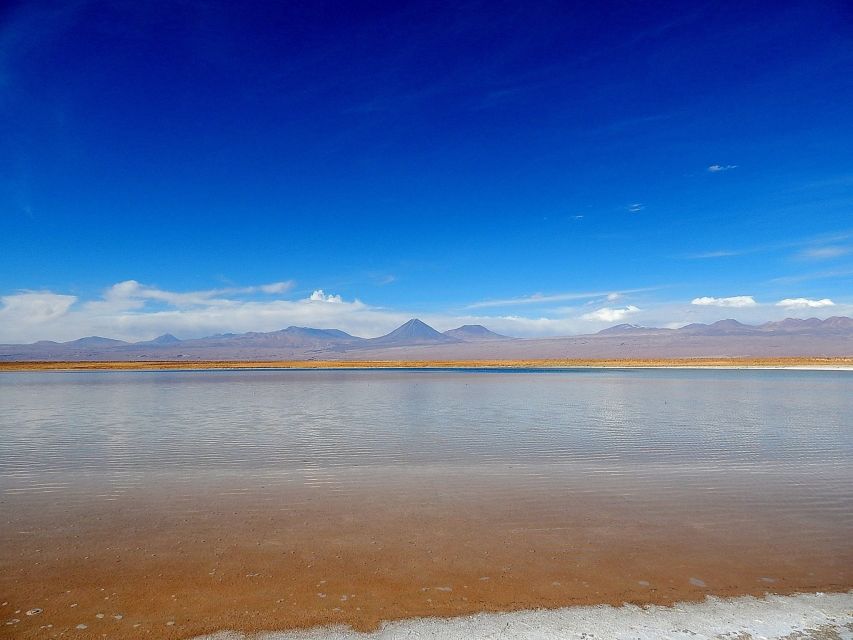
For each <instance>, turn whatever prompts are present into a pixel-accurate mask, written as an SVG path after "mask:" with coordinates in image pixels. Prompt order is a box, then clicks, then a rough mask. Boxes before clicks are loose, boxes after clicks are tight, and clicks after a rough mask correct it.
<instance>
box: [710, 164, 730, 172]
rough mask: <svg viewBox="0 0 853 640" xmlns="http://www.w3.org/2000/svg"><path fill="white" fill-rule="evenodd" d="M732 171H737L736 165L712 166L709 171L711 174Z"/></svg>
mask: <svg viewBox="0 0 853 640" xmlns="http://www.w3.org/2000/svg"><path fill="white" fill-rule="evenodd" d="M732 169H737V165H736V164H712V165H710V166H709V167H708V171H710V172H711V173H720V172H722V171H731V170H732Z"/></svg>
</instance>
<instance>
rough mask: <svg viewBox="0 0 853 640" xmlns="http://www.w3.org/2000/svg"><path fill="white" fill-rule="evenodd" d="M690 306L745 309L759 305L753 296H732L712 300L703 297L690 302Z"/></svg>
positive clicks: (708, 297)
mask: <svg viewBox="0 0 853 640" xmlns="http://www.w3.org/2000/svg"><path fill="white" fill-rule="evenodd" d="M690 304H694V305H697V306H700V307H734V308H743V307H754V306H756V305H757V304H758V303H757V302H756V301H755V298H753V297H752V296H730V297H728V298H712V297H710V296H703V297H701V298H693V300H691V301H690Z"/></svg>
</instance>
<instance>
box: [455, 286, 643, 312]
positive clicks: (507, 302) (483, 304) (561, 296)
mask: <svg viewBox="0 0 853 640" xmlns="http://www.w3.org/2000/svg"><path fill="white" fill-rule="evenodd" d="M656 289H660V287H642V288H639V289H620V290H618V291H584V292H572V293H554V294H542V293H534V294H531V295H528V296H519V297H517V298H501V299H497V300H481V301H479V302H473V303H471V304H469V305H466V306H465V308H466V309H485V308H489V307H509V306H517V305H533V304H545V303H549V302H566V301H569V300H592V299H595V298H607V299H608V300H611V301H612V300H616V299H618V298H620V297H622V296H624V295H625V294H628V293H640V292H643V291H654V290H656Z"/></svg>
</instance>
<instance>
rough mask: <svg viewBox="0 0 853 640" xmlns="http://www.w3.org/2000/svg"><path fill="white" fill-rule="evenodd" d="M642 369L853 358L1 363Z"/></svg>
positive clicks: (828, 363) (40, 366)
mask: <svg viewBox="0 0 853 640" xmlns="http://www.w3.org/2000/svg"><path fill="white" fill-rule="evenodd" d="M596 367H608V368H639V367H662V368H667V367H669V368H672V367H676V368H677V367H708V368H714V367H718V368H719V367H726V368H730V367H743V368H747V367H821V368H834V367H853V357H839V358H671V359H624V360H620V359H602V360H594V359H547V360H534V359H531V360H258V361H242V360H195V361H176V360H138V361H136V360H135V361H91V362H71V361H57V362H48V361H39V362H0V372H2V371H53V370H56V371H89V370H110V371H137V370H149V369H158V370H188V369H189V370H201V369H389V368H394V369H468V368H476V369H526V368H542V369H565V368H596Z"/></svg>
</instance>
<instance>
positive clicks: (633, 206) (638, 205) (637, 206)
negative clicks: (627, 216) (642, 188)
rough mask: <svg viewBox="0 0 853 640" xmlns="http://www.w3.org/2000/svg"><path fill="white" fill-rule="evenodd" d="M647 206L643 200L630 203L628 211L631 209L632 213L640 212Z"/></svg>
mask: <svg viewBox="0 0 853 640" xmlns="http://www.w3.org/2000/svg"><path fill="white" fill-rule="evenodd" d="M645 208H646V205H644V204H643V203H642V202H634V203H632V204H629V205H628V211H630V212H631V213H639V212H640V211H642V210H643V209H645Z"/></svg>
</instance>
